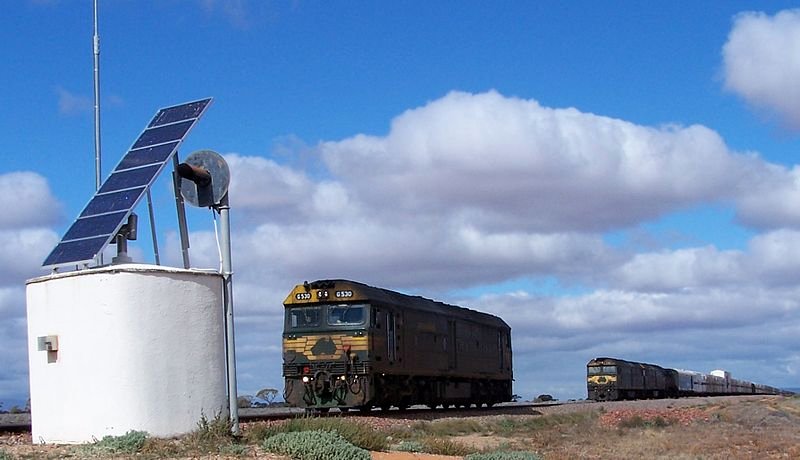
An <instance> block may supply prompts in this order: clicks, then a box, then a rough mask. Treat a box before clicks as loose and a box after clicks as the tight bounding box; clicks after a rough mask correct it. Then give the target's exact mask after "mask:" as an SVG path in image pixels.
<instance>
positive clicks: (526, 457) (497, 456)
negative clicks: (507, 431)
mask: <svg viewBox="0 0 800 460" xmlns="http://www.w3.org/2000/svg"><path fill="white" fill-rule="evenodd" d="M464 460H541V457H539V456H538V455H536V454H534V453H532V452H524V451H500V452H487V453H482V454H469V455H467V456H466V457H464Z"/></svg>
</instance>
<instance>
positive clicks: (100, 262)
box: [92, 0, 103, 265]
mask: <svg viewBox="0 0 800 460" xmlns="http://www.w3.org/2000/svg"><path fill="white" fill-rule="evenodd" d="M97 29H98V28H97V0H94V36H93V37H92V38H93V43H94V190H95V192H96V191H98V190H100V184H101V182H102V180H101V164H100V33H99V32H98V30H97ZM96 261H97V264H98V265H103V253H102V252H101V253H100V254H98V255H97V258H96Z"/></svg>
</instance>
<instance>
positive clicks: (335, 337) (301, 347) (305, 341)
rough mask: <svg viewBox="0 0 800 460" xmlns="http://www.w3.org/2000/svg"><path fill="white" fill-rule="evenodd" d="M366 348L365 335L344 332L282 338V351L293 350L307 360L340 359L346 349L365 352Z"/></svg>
mask: <svg viewBox="0 0 800 460" xmlns="http://www.w3.org/2000/svg"><path fill="white" fill-rule="evenodd" d="M315 347H316V348H315ZM319 350H321V351H319ZM367 350H368V341H367V337H365V336H364V337H353V336H349V335H346V334H326V335H320V334H313V335H306V336H301V337H294V338H284V339H283V351H284V353H286V352H294V353H297V354H300V355H303V357H304V358H306V359H307V360H309V361H317V360H326V359H327V360H330V359H341V358H342V356H343V355H344V354H346V353H347V351H350V352H357V351H364V352H365V351H367ZM325 352H329V353H325Z"/></svg>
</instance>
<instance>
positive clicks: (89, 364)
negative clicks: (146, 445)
mask: <svg viewBox="0 0 800 460" xmlns="http://www.w3.org/2000/svg"><path fill="white" fill-rule="evenodd" d="M222 285H223V279H222V276H221V275H220V274H219V273H214V272H203V271H198V270H183V269H176V268H167V267H160V266H153V265H138V264H125V265H113V266H107V267H101V268H95V269H89V270H81V271H75V272H68V273H60V274H53V275H48V276H43V277H40V278H35V279H32V280H28V282H27V310H28V359H29V363H30V387H31V419H32V437H33V442H34V443H82V442H90V441H92V440H94V439H102V437H103V436H106V435H111V436H118V435H122V434H125V433H126V432H128V431H129V430H140V431H146V432H148V433H149V434H150V435H151V436H156V437H167V436H174V435H179V434H184V433H188V432H191V431H193V430H195V429H196V428H197V422H198V421H199V420H200V419H201V417H203V416H205V417H206V418H208V419H213V418H214V417H215V416H216V415H217V414H218V413H222V414H223V415H225V414H227V403H228V401H227V396H226V381H225V375H226V373H225V350H224V326H223V311H222V309H223V294H222Z"/></svg>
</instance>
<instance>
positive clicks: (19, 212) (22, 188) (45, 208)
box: [0, 171, 61, 229]
mask: <svg viewBox="0 0 800 460" xmlns="http://www.w3.org/2000/svg"><path fill="white" fill-rule="evenodd" d="M0 196H2V197H3V200H4V201H6V202H7V203H14V205H13V206H6V207H5V209H4V210H3V212H2V213H0V229H10V228H26V227H39V226H46V225H52V224H53V223H55V222H56V221H57V219H58V218H59V217H61V205H60V204H59V202H58V201H57V200H56V198H55V197H54V196H53V194H52V193H51V191H50V186H49V184H48V183H47V179H45V178H44V177H42V176H41V175H39V174H37V173H34V172H27V171H21V172H10V173H5V174H0Z"/></svg>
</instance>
